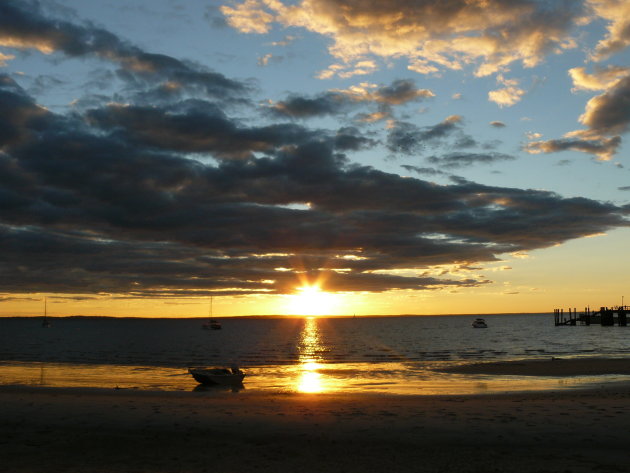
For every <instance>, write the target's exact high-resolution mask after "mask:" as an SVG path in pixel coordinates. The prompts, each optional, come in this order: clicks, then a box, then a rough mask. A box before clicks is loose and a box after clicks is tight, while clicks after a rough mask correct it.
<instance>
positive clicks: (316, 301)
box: [287, 285, 338, 316]
mask: <svg viewBox="0 0 630 473" xmlns="http://www.w3.org/2000/svg"><path fill="white" fill-rule="evenodd" d="M288 297H289V303H288V307H287V312H288V313H290V314H292V315H313V316H314V315H331V314H333V313H335V312H336V309H337V305H338V304H337V297H336V296H335V294H332V293H330V292H325V291H322V290H321V289H320V288H319V286H316V285H307V286H302V287H299V288H297V292H296V293H295V294H291V295H290V296H288Z"/></svg>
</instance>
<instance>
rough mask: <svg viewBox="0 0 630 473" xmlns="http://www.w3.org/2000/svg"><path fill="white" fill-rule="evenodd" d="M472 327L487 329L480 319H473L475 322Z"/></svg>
mask: <svg viewBox="0 0 630 473" xmlns="http://www.w3.org/2000/svg"><path fill="white" fill-rule="evenodd" d="M472 326H473V327H474V328H488V324H486V321H485V320H484V319H482V318H477V319H475V321H474V322H473V323H472Z"/></svg>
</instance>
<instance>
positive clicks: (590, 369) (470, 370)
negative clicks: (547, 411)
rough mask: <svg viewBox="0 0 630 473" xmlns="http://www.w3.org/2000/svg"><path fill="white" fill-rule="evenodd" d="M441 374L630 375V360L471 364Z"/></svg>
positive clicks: (547, 360)
mask: <svg viewBox="0 0 630 473" xmlns="http://www.w3.org/2000/svg"><path fill="white" fill-rule="evenodd" d="M441 371H444V372H448V373H461V374H488V375H516V376H597V375H609V374H620V375H630V359H627V358H610V359H602V358H567V359H564V358H549V359H546V360H526V361H505V362H487V363H470V364H465V365H461V366H455V367H451V368H445V369H442V370H441Z"/></svg>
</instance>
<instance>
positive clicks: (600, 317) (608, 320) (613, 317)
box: [553, 305, 630, 327]
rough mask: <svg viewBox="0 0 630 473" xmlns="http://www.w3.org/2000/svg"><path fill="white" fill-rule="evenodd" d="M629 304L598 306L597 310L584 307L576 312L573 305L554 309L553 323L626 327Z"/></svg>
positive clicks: (557, 324) (558, 324) (629, 310)
mask: <svg viewBox="0 0 630 473" xmlns="http://www.w3.org/2000/svg"><path fill="white" fill-rule="evenodd" d="M629 313H630V306H627V305H620V306H615V307H600V309H599V310H591V308H590V307H585V308H584V312H581V313H578V311H577V309H575V307H574V308H573V309H571V308H569V309H567V311H566V312H565V311H564V309H554V311H553V317H554V324H555V325H556V327H557V326H562V325H601V326H609V327H612V326H613V325H617V326H619V327H626V326H627V325H628V315H629Z"/></svg>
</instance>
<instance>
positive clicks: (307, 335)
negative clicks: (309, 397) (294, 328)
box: [297, 317, 326, 393]
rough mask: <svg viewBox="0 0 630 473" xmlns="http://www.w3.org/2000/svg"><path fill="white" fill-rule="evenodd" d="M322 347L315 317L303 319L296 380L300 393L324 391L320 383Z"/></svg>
mask: <svg viewBox="0 0 630 473" xmlns="http://www.w3.org/2000/svg"><path fill="white" fill-rule="evenodd" d="M321 349H322V344H321V342H320V338H319V328H318V327H317V319H316V318H315V317H308V318H306V319H304V329H303V330H302V334H301V338H300V344H299V345H298V350H299V362H300V366H299V370H300V371H299V378H298V380H297V390H298V391H299V392H301V393H321V392H324V391H326V388H325V386H324V384H323V383H322V375H321V373H319V371H318V370H319V369H320V368H321V364H320V363H319V361H320V356H319V354H318V352H319V351H321Z"/></svg>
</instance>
